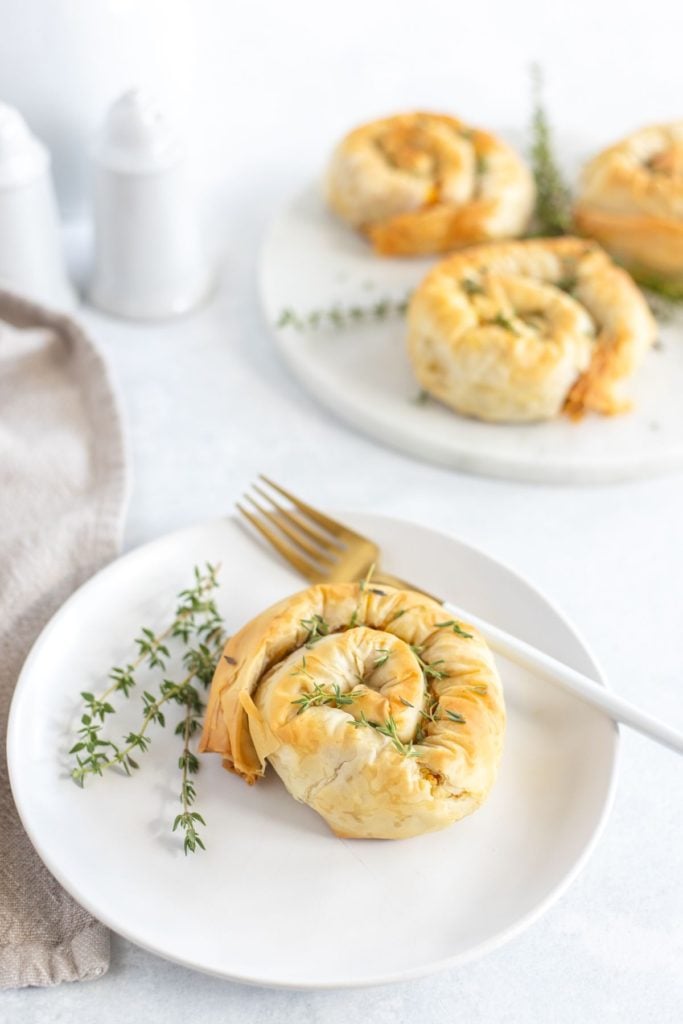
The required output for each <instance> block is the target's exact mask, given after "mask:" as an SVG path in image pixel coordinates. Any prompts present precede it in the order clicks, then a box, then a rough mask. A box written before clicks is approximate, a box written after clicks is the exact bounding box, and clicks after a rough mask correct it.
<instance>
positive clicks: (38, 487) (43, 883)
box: [0, 290, 127, 988]
mask: <svg viewBox="0 0 683 1024" xmlns="http://www.w3.org/2000/svg"><path fill="white" fill-rule="evenodd" d="M126 493H127V474H126V459H125V445H124V438H123V431H122V424H121V414H120V412H119V409H118V407H117V403H116V399H115V396H114V393H113V391H112V385H111V381H110V378H109V374H108V370H107V367H106V365H105V363H104V361H103V359H102V356H101V355H100V354H99V352H98V351H97V349H96V348H95V347H94V346H93V344H92V342H91V341H90V340H89V339H88V337H87V336H86V335H85V334H84V333H83V331H82V329H81V328H80V327H79V326H78V325H77V324H76V323H75V322H74V321H73V320H71V319H69V318H68V317H65V316H61V315H58V314H54V313H51V312H48V311H47V310H45V309H42V308H40V307H38V306H35V305H33V304H32V303H30V302H27V301H25V300H24V299H19V298H18V297H16V296H13V295H10V294H8V293H7V292H3V291H1V290H0V732H1V734H2V737H3V743H2V758H1V760H0V822H1V824H0V988H17V987H21V986H25V985H55V984H57V983H58V982H61V981H76V980H80V979H86V978H95V977H98V976H99V975H101V974H104V973H105V971H106V970H107V968H108V966H109V934H108V932H107V930H106V928H105V927H104V926H103V925H101V924H100V923H99V922H98V921H95V920H94V919H93V918H92V917H91V916H90V914H88V913H86V911H85V910H83V908H82V907H79V906H78V904H77V903H75V902H74V901H73V900H72V899H71V897H70V896H68V895H67V893H66V892H64V890H63V889H62V887H61V886H60V885H59V884H58V882H56V881H55V879H54V878H52V876H51V875H50V874H49V872H48V871H47V869H46V868H45V866H44V865H43V864H42V862H41V861H40V859H39V858H38V855H37V854H36V852H35V850H34V849H33V847H32V846H31V843H30V842H29V839H28V837H27V835H26V833H25V832H24V830H23V828H22V826H21V823H20V821H19V817H18V815H17V811H16V808H15V806H14V802H13V800H12V794H11V792H10V787H9V781H8V775H7V761H6V755H5V748H6V744H5V742H4V738H5V735H6V729H7V717H8V711H9V704H10V700H11V696H12V691H13V689H14V685H15V683H16V680H17V677H18V675H19V671H20V669H21V666H22V663H23V661H24V659H25V657H26V655H27V653H28V651H29V648H30V647H31V644H32V643H33V641H34V640H35V638H36V636H37V635H38V633H39V631H40V630H41V629H42V627H43V626H44V625H45V623H46V621H47V620H48V619H49V617H50V616H51V615H52V613H53V612H54V611H55V610H56V609H57V608H58V607H59V605H60V604H61V603H62V602H63V601H64V599H65V598H66V597H67V596H68V595H69V594H70V593H71V591H72V590H74V588H75V587H77V586H78V585H79V584H80V583H81V582H82V581H83V580H85V579H86V578H87V577H88V576H90V575H91V574H92V573H93V572H94V571H95V570H96V569H98V568H99V567H100V566H102V565H103V564H105V563H106V562H107V561H109V560H110V559H111V558H112V557H114V555H115V554H116V552H117V548H118V545H119V541H120V534H121V526H122V520H123V513H124V509H125V503H126Z"/></svg>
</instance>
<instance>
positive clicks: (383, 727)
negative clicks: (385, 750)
mask: <svg viewBox="0 0 683 1024" xmlns="http://www.w3.org/2000/svg"><path fill="white" fill-rule="evenodd" d="M351 725H353V726H354V728H356V729H360V728H363V727H367V728H369V729H374V730H375V732H378V733H380V735H381V736H386V737H387V739H390V740H391V742H392V743H393V744H394V746H395V747H396V749H397V750H398V752H399V754H403V756H404V757H417V756H418V751H417V750H416V749H415V747H414V746H413V744H412V743H404V742H403V740H402V739H401V737H400V736H399V734H398V726H397V725H396V720H395V718H394V716H393V715H389V716H388V718H387V719H386V721H385V722H371V721H370V719H369V718H367V717H366V715H365V713H364V712H363V711H361V713H360V718H357V719H356V720H355V721H354V722H352V723H351Z"/></svg>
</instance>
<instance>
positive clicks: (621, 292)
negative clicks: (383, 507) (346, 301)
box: [408, 238, 655, 422]
mask: <svg viewBox="0 0 683 1024" xmlns="http://www.w3.org/2000/svg"><path fill="white" fill-rule="evenodd" d="M654 339H655V323H654V320H653V318H652V314H651V313H650V310H649V307H648V305H647V303H646V301H645V299H644V298H643V296H642V294H641V293H640V291H639V290H638V288H637V287H636V286H635V284H634V283H633V281H632V280H631V278H630V277H629V276H628V274H627V273H626V272H625V271H624V270H620V269H619V268H618V267H616V266H615V265H614V263H612V261H611V260H610V258H609V257H608V256H607V255H606V253H605V252H603V250H602V249H600V248H599V247H598V246H597V245H595V244H594V243H592V242H587V241H584V240H581V239H578V238H556V239H534V240H530V241H524V242H501V243H498V244H491V245H480V246H475V247H473V248H471V249H468V250H466V251H464V252H462V253H457V254H456V255H454V256H451V257H449V258H448V259H445V260H443V261H442V262H441V263H439V264H438V265H437V266H436V267H434V269H433V270H431V271H430V273H429V274H428V275H427V277H426V278H425V279H424V281H423V282H422V284H421V285H420V286H419V288H418V289H417V291H416V292H415V293H414V295H413V298H412V300H411V303H410V307H409V310H408V351H409V356H410V359H411V362H412V365H413V368H414V370H415V373H416V375H417V378H418V380H419V381H420V384H421V385H422V387H423V388H424V389H425V390H426V391H428V392H429V393H430V394H432V395H434V396H435V397H436V398H438V399H440V400H441V401H442V402H445V403H446V405H449V406H451V407H452V408H453V409H455V410H456V411H457V412H460V413H463V414H464V415H466V416H475V417H478V418H479V419H483V420H498V421H503V422H504V421H510V422H512V421H523V420H543V419H549V418H550V417H552V416H556V415H557V414H558V413H560V412H561V411H562V410H563V409H564V410H566V411H567V412H569V413H570V414H571V415H574V416H578V415H581V414H582V413H583V412H584V411H585V410H588V409H592V410H595V411H597V412H602V413H614V412H618V411H621V410H623V409H624V408H626V407H627V402H626V400H625V397H624V388H625V385H627V383H628V380H629V378H630V377H631V376H632V374H633V373H634V371H635V369H636V368H637V366H638V364H639V363H640V362H641V360H642V358H643V356H644V355H645V353H646V352H647V350H648V349H649V348H650V346H651V345H652V343H653V341H654Z"/></svg>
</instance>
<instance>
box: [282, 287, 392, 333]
mask: <svg viewBox="0 0 683 1024" xmlns="http://www.w3.org/2000/svg"><path fill="white" fill-rule="evenodd" d="M410 295H411V293H410V292H408V293H407V294H406V295H405V296H403V298H399V299H394V298H391V297H385V298H382V299H378V300H377V301H376V302H373V303H372V304H371V305H358V304H354V305H353V306H342V305H341V304H340V303H336V304H335V305H333V306H329V307H327V308H326V309H312V310H309V311H308V312H306V313H302V312H300V311H297V310H295V309H293V308H292V307H291V306H286V307H285V308H284V309H283V310H282V312H281V313H280V315H279V316H278V318H277V321H276V323H275V326H276V327H291V328H293V329H294V330H295V331H317V330H323V329H330V328H331V329H333V330H342V329H345V328H348V327H358V326H360V325H361V324H365V323H377V322H381V321H382V320H386V319H387V318H388V317H392V316H396V317H400V316H405V315H406V313H407V312H408V305H409V303H410Z"/></svg>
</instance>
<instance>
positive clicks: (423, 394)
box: [413, 389, 429, 405]
mask: <svg viewBox="0 0 683 1024" xmlns="http://www.w3.org/2000/svg"><path fill="white" fill-rule="evenodd" d="M428 401H429V392H428V391H425V390H424V389H423V390H421V391H418V393H417V394H416V395H415V398H414V399H413V402H414V403H415V405H424V404H425V402H428Z"/></svg>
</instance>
